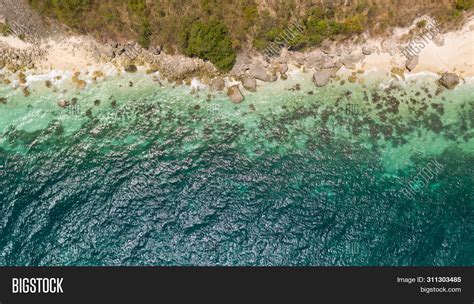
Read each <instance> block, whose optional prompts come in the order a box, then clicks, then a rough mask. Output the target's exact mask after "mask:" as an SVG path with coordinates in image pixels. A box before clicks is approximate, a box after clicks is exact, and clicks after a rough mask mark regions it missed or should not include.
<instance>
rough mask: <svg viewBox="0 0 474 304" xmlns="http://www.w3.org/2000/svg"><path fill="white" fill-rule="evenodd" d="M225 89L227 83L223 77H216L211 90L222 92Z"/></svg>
mask: <svg viewBox="0 0 474 304" xmlns="http://www.w3.org/2000/svg"><path fill="white" fill-rule="evenodd" d="M224 88H225V81H224V78H222V77H216V78H214V79H213V80H212V81H211V89H212V90H213V91H222V90H224Z"/></svg>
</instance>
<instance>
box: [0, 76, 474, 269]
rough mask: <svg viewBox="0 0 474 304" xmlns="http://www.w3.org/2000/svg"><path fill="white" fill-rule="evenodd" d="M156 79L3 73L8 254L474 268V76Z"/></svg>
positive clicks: (0, 239) (3, 257) (0, 256)
mask: <svg viewBox="0 0 474 304" xmlns="http://www.w3.org/2000/svg"><path fill="white" fill-rule="evenodd" d="M149 78H150V77H144V76H142V75H133V76H129V75H122V76H121V77H117V78H109V79H108V80H106V81H102V82H99V83H98V84H96V85H92V86H89V87H88V88H87V89H86V90H84V91H77V90H75V89H73V88H71V87H68V86H67V85H64V87H62V88H61V90H63V89H64V90H65V91H61V90H59V92H53V91H52V90H51V89H47V88H45V87H44V84H43V83H37V84H34V85H31V86H30V91H31V95H30V96H29V97H24V96H23V94H22V92H21V90H12V89H11V88H9V87H6V86H0V97H6V98H7V103H6V104H0V173H1V177H2V178H1V181H0V198H1V204H0V215H1V216H0V264H1V265H474V237H473V235H474V193H473V189H474V187H473V186H474V180H473V176H474V174H473V173H474V172H473V171H474V168H473V163H474V149H473V148H474V138H473V137H474V132H473V126H474V103H473V97H474V93H473V85H472V84H463V85H461V86H459V87H458V88H456V89H455V90H453V91H441V92H440V91H437V87H436V85H434V84H433V83H434V82H433V79H431V78H430V77H427V76H426V77H424V76H423V77H421V76H420V77H419V78H416V79H414V78H412V79H410V80H407V81H406V82H405V83H400V84H398V85H393V86H391V87H389V88H385V87H383V86H381V84H380V83H368V84H366V85H361V84H345V85H344V86H341V85H339V84H338V83H335V84H333V85H331V86H328V87H325V88H322V89H316V88H315V87H314V86H313V85H312V84H311V83H310V80H309V79H308V77H303V76H298V77H294V78H292V80H288V81H286V82H277V83H274V84H268V85H266V86H265V87H262V88H260V90H259V92H257V93H254V94H246V100H245V102H244V103H242V104H240V105H234V104H232V103H231V102H229V101H228V100H227V99H226V97H225V96H224V95H222V94H211V95H213V96H208V94H209V92H207V91H200V92H197V93H196V94H190V91H191V89H190V88H188V87H181V86H178V87H175V88H172V87H171V86H164V87H160V86H159V85H157V83H155V82H153V81H152V80H151V79H149ZM129 81H132V82H133V86H132V87H130V83H129ZM297 84H299V85H297ZM384 88H385V89H384ZM60 98H66V99H68V100H72V98H77V100H78V101H77V106H70V107H69V108H66V109H62V108H60V107H58V106H57V105H56V102H57V100H59V99H60ZM96 100H99V101H100V102H99V101H96ZM433 159H435V160H436V161H437V162H438V163H440V164H441V165H442V167H443V168H442V170H440V171H438V172H436V174H435V176H433V177H432V178H431V179H430V180H429V181H428V182H427V183H426V185H423V186H422V187H420V188H419V189H418V190H419V191H416V193H414V197H412V198H410V197H407V196H406V195H404V193H403V191H402V189H404V188H406V187H407V185H408V184H409V182H410V181H411V180H412V179H413V177H414V176H416V175H417V174H418V173H419V172H420V171H421V170H422V169H423V168H424V167H425V166H426V165H427V164H428V163H429V162H430V161H432V160H433Z"/></svg>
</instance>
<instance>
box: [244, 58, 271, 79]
mask: <svg viewBox="0 0 474 304" xmlns="http://www.w3.org/2000/svg"><path fill="white" fill-rule="evenodd" d="M249 72H250V75H252V76H253V77H255V78H257V79H258V80H261V81H268V80H269V78H270V77H269V75H268V74H267V71H266V69H265V67H264V66H263V65H262V64H261V63H260V62H255V63H254V64H253V65H252V66H251V67H250V71H249Z"/></svg>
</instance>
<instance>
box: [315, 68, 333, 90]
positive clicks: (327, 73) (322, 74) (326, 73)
mask: <svg viewBox="0 0 474 304" xmlns="http://www.w3.org/2000/svg"><path fill="white" fill-rule="evenodd" d="M332 75H333V71H332V70H330V69H325V70H320V71H316V72H315V73H314V74H313V82H314V84H315V85H316V86H317V87H323V86H325V85H326V84H328V82H329V80H330V79H331V77H332Z"/></svg>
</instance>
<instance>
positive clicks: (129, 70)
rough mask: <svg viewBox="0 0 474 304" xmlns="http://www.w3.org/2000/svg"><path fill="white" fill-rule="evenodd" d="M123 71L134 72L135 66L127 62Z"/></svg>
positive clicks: (135, 70)
mask: <svg viewBox="0 0 474 304" xmlns="http://www.w3.org/2000/svg"><path fill="white" fill-rule="evenodd" d="M124 70H125V72H127V73H136V72H137V70H138V69H137V66H136V65H134V64H129V65H127V66H126V67H125V68H124Z"/></svg>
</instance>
